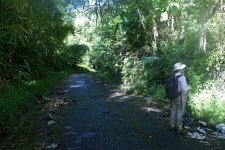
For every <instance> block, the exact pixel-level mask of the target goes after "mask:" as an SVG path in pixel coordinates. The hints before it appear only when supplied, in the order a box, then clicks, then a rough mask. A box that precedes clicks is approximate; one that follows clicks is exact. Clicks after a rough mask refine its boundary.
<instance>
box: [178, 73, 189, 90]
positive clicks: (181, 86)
mask: <svg viewBox="0 0 225 150" xmlns="http://www.w3.org/2000/svg"><path fill="white" fill-rule="evenodd" d="M178 75H181V73H176V74H175V76H178ZM178 91H182V92H184V93H185V94H187V93H188V85H187V81H186V77H185V76H184V75H182V76H180V77H179V78H178Z"/></svg>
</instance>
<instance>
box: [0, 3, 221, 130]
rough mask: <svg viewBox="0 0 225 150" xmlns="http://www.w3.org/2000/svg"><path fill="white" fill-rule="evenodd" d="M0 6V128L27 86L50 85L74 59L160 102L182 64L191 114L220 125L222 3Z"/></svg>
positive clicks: (21, 104) (22, 105)
mask: <svg viewBox="0 0 225 150" xmlns="http://www.w3.org/2000/svg"><path fill="white" fill-rule="evenodd" d="M0 7H1V10H0V11H1V23H0V43H1V44H0V95H1V96H0V114H1V115H0V126H8V125H9V123H10V120H15V119H17V118H18V117H19V116H20V115H21V114H22V113H23V112H24V111H25V110H26V108H28V106H29V105H27V104H28V103H29V104H30V103H32V102H31V101H32V100H29V99H31V97H32V96H31V95H29V94H30V93H29V90H27V89H29V88H30V86H34V87H35V88H36V89H35V88H34V89H35V90H34V91H39V90H38V89H43V88H44V86H49V87H50V85H51V86H53V85H55V82H57V80H59V79H60V78H61V77H62V73H61V72H62V70H65V68H67V69H69V68H76V65H77V64H78V63H80V62H81V60H83V62H82V63H83V64H85V65H86V66H88V67H89V68H93V69H95V70H97V71H98V72H100V73H101V76H103V77H104V78H107V79H110V80H113V81H117V82H119V83H121V88H122V89H123V90H125V91H127V92H128V93H136V94H143V95H152V96H153V97H154V98H156V99H160V100H165V101H166V99H165V91H164V85H165V82H166V80H167V79H168V78H169V77H170V76H171V74H172V69H173V64H174V63H176V62H182V63H185V64H186V65H187V66H188V67H187V69H186V76H187V79H188V83H189V84H190V85H191V87H192V89H191V91H190V99H189V106H190V107H191V110H192V113H193V115H195V116H197V117H200V118H202V119H207V120H208V121H209V122H211V123H218V122H220V123H221V122H223V123H224V122H225V107H224V105H225V97H224V94H223V93H224V92H225V50H224V47H225V25H224V20H225V4H224V1H223V0H92V1H87V0H48V1H45V0H38V1H37V0H20V1H18V0H1V1H0ZM88 47H89V48H88ZM83 56H84V57H83ZM82 58H83V59H82ZM63 74H64V75H65V73H63ZM46 78H47V79H49V81H51V83H49V84H47V85H45V83H46V82H47V81H46V80H44V79H46ZM53 83H54V84H53ZM18 86H19V87H20V88H22V90H17V89H18ZM18 91H19V92H18ZM31 91H32V90H31ZM40 92H43V91H42V90H41V91H40ZM40 92H36V93H35V94H37V93H39V94H40ZM12 93H16V94H15V95H14V97H13V94H12ZM35 94H34V95H35ZM24 95H27V96H24ZM21 97H22V98H21ZM24 97H25V98H24ZM24 99H26V100H24ZM21 109H22V110H21ZM9 118H10V119H9Z"/></svg>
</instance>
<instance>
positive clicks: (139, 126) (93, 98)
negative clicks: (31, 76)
mask: <svg viewBox="0 0 225 150" xmlns="http://www.w3.org/2000/svg"><path fill="white" fill-rule="evenodd" d="M48 97H53V98H46V97H44V99H45V100H46V101H47V102H49V103H47V105H46V106H45V107H43V106H42V104H41V105H40V108H39V107H38V108H37V111H35V112H36V113H34V114H29V115H28V116H26V117H25V122H28V125H26V126H24V125H20V124H19V125H15V126H19V128H18V129H17V130H16V132H15V134H14V135H12V136H9V137H8V138H6V139H5V141H4V142H3V143H1V144H0V150H5V149H10V150H11V149H16V150H17V149H18V150H31V149H35V150H42V149H56V150H223V149H225V144H224V143H225V142H223V141H218V140H215V141H214V142H211V143H209V142H208V141H204V140H203V141H201V142H200V141H199V140H194V139H189V138H187V137H185V136H182V135H180V134H178V133H177V132H174V131H170V130H169V127H168V115H169V111H168V108H167V109H166V108H164V107H163V105H161V104H158V103H156V102H154V101H152V100H151V99H146V98H144V97H138V96H131V95H126V94H125V93H123V92H121V91H120V90H118V89H117V88H116V86H113V85H109V84H107V83H104V82H102V81H100V80H99V79H98V78H96V76H95V75H94V74H92V73H84V74H74V75H71V76H70V77H69V78H67V79H66V80H65V81H64V82H63V83H62V84H61V85H60V86H59V87H57V88H56V89H55V91H54V92H53V94H50V95H48ZM44 104H45V103H44ZM35 114H37V115H35Z"/></svg>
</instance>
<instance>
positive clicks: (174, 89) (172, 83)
mask: <svg viewBox="0 0 225 150" xmlns="http://www.w3.org/2000/svg"><path fill="white" fill-rule="evenodd" d="M181 76H182V75H178V76H173V77H172V78H170V79H169V80H168V81H167V83H166V87H165V89H166V97H167V98H169V99H170V100H174V99H176V98H178V97H179V96H180V95H181V92H179V91H178V78H179V77H181Z"/></svg>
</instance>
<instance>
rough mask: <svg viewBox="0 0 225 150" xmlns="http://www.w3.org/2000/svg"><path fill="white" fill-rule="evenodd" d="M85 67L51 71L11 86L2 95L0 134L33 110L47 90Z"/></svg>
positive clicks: (0, 101)
mask: <svg viewBox="0 0 225 150" xmlns="http://www.w3.org/2000/svg"><path fill="white" fill-rule="evenodd" d="M84 71H85V70H84V69H83V68H78V69H76V71H74V70H72V69H67V70H61V71H53V70H51V69H49V72H48V73H47V75H46V76H45V77H43V78H42V79H38V80H32V81H29V82H25V83H23V84H21V85H19V86H17V87H15V86H10V87H8V90H6V91H5V92H4V93H2V94H1V95H0V135H1V134H3V133H7V132H8V131H9V129H10V128H11V127H12V126H15V123H17V121H18V120H19V119H20V118H21V116H22V115H23V114H24V113H25V112H28V111H29V110H32V108H34V107H35V105H36V104H37V103H38V101H39V100H40V99H38V97H39V96H41V95H43V94H44V93H45V92H46V91H48V90H51V89H53V88H54V87H55V86H56V85H57V84H58V83H59V81H60V80H61V79H62V78H64V77H65V76H67V75H69V74H71V73H73V72H84Z"/></svg>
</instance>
